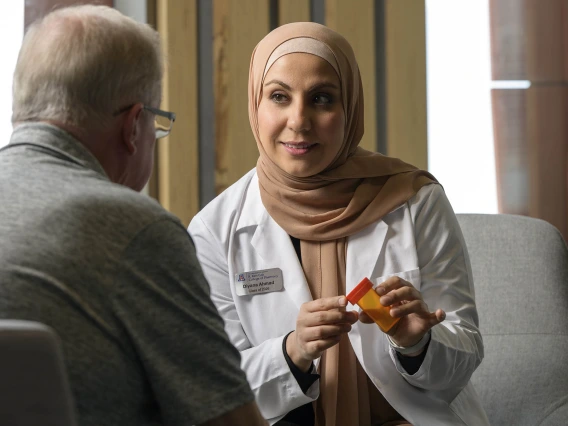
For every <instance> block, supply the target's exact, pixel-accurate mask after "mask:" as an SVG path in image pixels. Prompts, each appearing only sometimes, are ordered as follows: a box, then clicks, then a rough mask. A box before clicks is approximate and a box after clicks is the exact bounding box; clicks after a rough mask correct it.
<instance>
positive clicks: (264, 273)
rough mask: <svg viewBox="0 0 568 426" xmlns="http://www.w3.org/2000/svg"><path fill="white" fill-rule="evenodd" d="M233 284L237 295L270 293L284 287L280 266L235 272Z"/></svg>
mask: <svg viewBox="0 0 568 426" xmlns="http://www.w3.org/2000/svg"><path fill="white" fill-rule="evenodd" d="M235 284H236V286H237V287H236V290H237V294H238V295H239V296H248V295H251V294H263V293H270V292H273V291H280V290H282V288H283V287H284V282H283V280H282V270H281V269H280V268H272V269H263V270H261V271H250V272H242V273H240V274H235Z"/></svg>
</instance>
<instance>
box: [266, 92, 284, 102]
mask: <svg viewBox="0 0 568 426" xmlns="http://www.w3.org/2000/svg"><path fill="white" fill-rule="evenodd" d="M270 99H271V100H273V101H274V102H276V103H278V104H281V103H283V102H286V99H287V98H286V96H285V95H283V94H282V93H273V94H272V95H270Z"/></svg>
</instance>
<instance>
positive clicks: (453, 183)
mask: <svg viewBox="0 0 568 426" xmlns="http://www.w3.org/2000/svg"><path fill="white" fill-rule="evenodd" d="M426 52H427V76H428V77H427V87H428V92H427V96H428V163H429V167H428V168H429V171H430V172H431V173H432V174H433V175H434V176H436V178H437V179H438V180H439V181H440V183H441V184H442V186H443V187H444V189H445V191H446V195H447V196H448V198H449V200H450V202H451V203H452V206H453V208H454V210H455V211H456V213H497V188H496V181H495V156H494V148H493V123H492V115H491V87H492V82H491V65H490V64H491V63H490V45H489V3H488V0H461V1H455V0H426Z"/></svg>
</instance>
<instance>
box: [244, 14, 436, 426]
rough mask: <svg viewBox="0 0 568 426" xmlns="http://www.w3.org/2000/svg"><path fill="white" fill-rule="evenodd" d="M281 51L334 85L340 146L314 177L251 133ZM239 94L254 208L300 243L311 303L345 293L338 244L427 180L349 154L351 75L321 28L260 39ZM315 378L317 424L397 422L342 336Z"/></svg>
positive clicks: (362, 153)
mask: <svg viewBox="0 0 568 426" xmlns="http://www.w3.org/2000/svg"><path fill="white" fill-rule="evenodd" d="M291 53H309V54H312V55H316V56H319V57H321V58H323V59H324V60H326V61H327V62H329V63H330V65H331V66H332V67H333V68H334V69H335V71H336V72H337V74H338V77H339V81H340V84H341V96H342V105H343V111H344V114H345V133H344V140H343V144H342V146H341V149H340V150H339V152H338V154H337V155H336V158H334V160H333V161H332V162H331V164H329V165H328V166H327V167H326V169H325V170H323V171H322V172H321V173H319V174H318V175H314V176H310V177H302V178H300V177H296V176H293V175H290V174H289V173H287V172H285V171H284V170H282V169H281V168H280V167H278V166H277V165H276V163H274V161H273V160H272V159H271V158H270V157H269V156H268V155H267V153H266V151H265V150H264V148H263V145H262V141H261V140H260V136H259V130H258V106H259V104H260V101H261V99H262V86H263V84H264V77H265V76H266V73H267V72H268V71H269V69H270V67H271V66H272V65H273V64H274V62H276V61H277V60H278V59H279V58H280V57H282V56H284V55H287V54H291ZM248 96H249V119H250V124H251V127H252V130H253V133H254V137H255V139H256V143H257V146H258V150H259V153H260V156H259V159H258V162H257V174H258V180H259V189H260V195H261V199H262V203H263V204H264V207H265V208H266V210H267V211H268V213H269V214H270V216H271V217H272V218H273V219H274V220H275V221H276V222H277V223H278V225H280V226H281V227H282V228H283V229H284V230H285V231H286V232H287V233H288V234H290V235H291V236H293V237H295V238H298V239H300V244H301V257H302V259H301V260H302V267H303V269H304V274H305V276H306V280H307V282H308V285H309V287H310V291H311V294H312V297H313V298H314V299H318V298H321V297H331V296H337V295H340V294H345V291H346V285H345V269H346V266H345V258H346V251H347V238H348V237H349V236H350V235H353V234H355V233H357V232H359V231H361V230H363V229H364V228H366V227H367V226H369V225H371V224H372V223H375V222H377V221H379V220H380V219H381V218H382V217H384V216H385V215H387V214H388V213H390V212H391V211H393V210H394V209H396V208H397V207H399V206H401V205H402V204H404V203H405V202H406V201H408V200H409V199H410V198H411V197H413V196H414V195H415V194H416V193H417V192H418V190H419V189H420V188H421V187H422V186H424V185H427V184H431V183H435V182H436V180H435V178H434V177H433V176H432V175H430V174H429V173H428V172H425V171H422V170H418V169H417V168H416V167H414V166H411V165H409V164H407V163H404V162H403V161H401V160H399V159H396V158H390V157H386V156H383V155H381V154H378V153H372V152H369V151H366V150H364V149H362V148H360V147H359V146H358V145H359V143H360V141H361V138H362V136H363V131H364V123H363V90H362V85H361V77H360V74H359V68H358V65H357V62H356V60H355V55H354V53H353V50H352V48H351V46H350V45H349V43H348V42H347V40H345V39H344V38H343V37H342V36H341V35H339V34H338V33H336V32H335V31H332V30H331V29H329V28H327V27H325V26H323V25H319V24H316V23H312V22H296V23H292V24H287V25H283V26H281V27H278V28H277V29H275V30H274V31H272V32H271V33H270V34H268V35H267V36H266V37H265V38H264V39H262V40H261V41H260V43H259V44H258V45H257V46H256V47H255V49H254V51H253V54H252V59H251V64H250V70H249V88H248ZM361 278H363V277H361ZM320 374H321V380H320V397H319V398H318V400H317V401H316V403H315V413H316V423H317V425H318V426H324V425H325V426H335V425H338V426H343V425H348V424H358V425H371V424H373V425H375V424H381V423H384V422H387V421H391V420H396V419H400V416H399V415H398V414H397V413H396V412H395V411H394V410H393V409H392V407H390V405H389V404H388V402H387V401H386V400H385V399H384V398H383V397H382V395H381V394H380V392H379V391H378V390H377V389H376V388H375V387H374V385H373V384H372V382H370V381H369V380H368V378H367V376H366V374H365V372H364V371H363V369H362V368H361V366H360V364H359V363H358V361H357V358H356V356H355V353H354V352H353V349H352V348H351V345H350V342H349V338H348V337H347V336H346V335H345V336H344V337H343V338H342V340H341V341H340V343H339V344H338V345H335V346H333V347H332V348H329V349H328V350H327V351H326V352H325V353H324V354H323V355H322V359H321V362H320ZM393 413H394V414H393Z"/></svg>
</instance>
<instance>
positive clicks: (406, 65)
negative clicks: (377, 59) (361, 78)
mask: <svg viewBox="0 0 568 426" xmlns="http://www.w3.org/2000/svg"><path fill="white" fill-rule="evenodd" d="M384 11H385V19H384V22H385V44H386V46H385V64H386V83H385V86H386V91H387V93H386V121H387V124H386V125H387V154H388V155H389V156H392V157H398V158H400V159H402V160H404V161H406V162H408V163H411V164H413V165H415V166H417V167H419V168H421V169H427V167H428V127H427V114H426V108H427V103H426V10H425V4H424V1H416V0H385V8H384Z"/></svg>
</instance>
